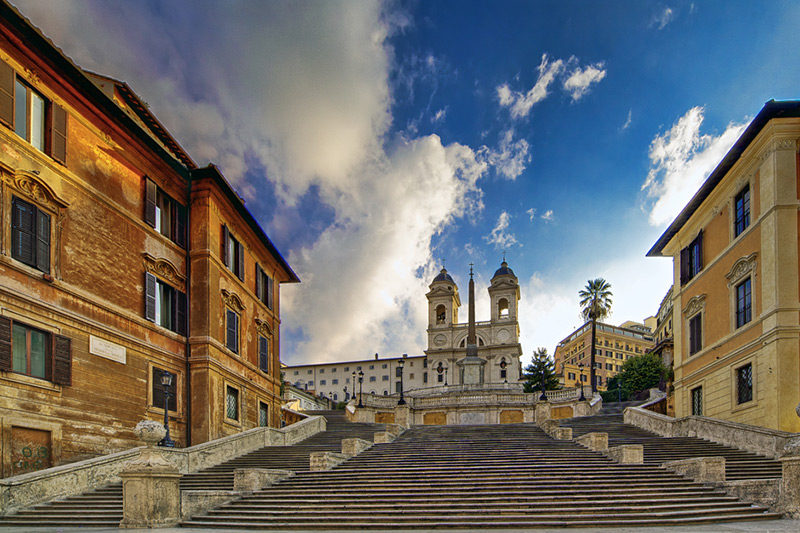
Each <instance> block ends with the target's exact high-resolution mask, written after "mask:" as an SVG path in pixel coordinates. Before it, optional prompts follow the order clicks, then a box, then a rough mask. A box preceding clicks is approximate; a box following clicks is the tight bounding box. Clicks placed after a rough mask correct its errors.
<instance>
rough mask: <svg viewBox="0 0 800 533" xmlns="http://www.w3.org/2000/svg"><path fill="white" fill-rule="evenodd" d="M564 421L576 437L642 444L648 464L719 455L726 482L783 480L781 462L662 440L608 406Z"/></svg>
mask: <svg viewBox="0 0 800 533" xmlns="http://www.w3.org/2000/svg"><path fill="white" fill-rule="evenodd" d="M611 405H614V404H611ZM629 405H630V404H629ZM560 422H561V426H563V427H570V428H572V437H573V438H577V437H580V436H581V435H585V434H586V433H591V432H593V431H597V432H603V433H608V445H609V446H619V445H622V444H641V445H642V447H643V449H644V462H645V463H654V464H662V463H664V462H665V461H675V460H679V459H689V458H692V457H712V456H717V457H724V458H725V479H726V480H728V481H734V480H742V479H766V478H779V477H781V475H782V468H781V463H780V461H776V460H774V459H770V458H768V457H765V456H763V455H758V454H755V453H752V452H746V451H743V450H738V449H736V448H732V447H730V446H725V445H723V444H717V443H714V442H710V441H707V440H704V439H700V438H697V437H670V438H667V437H661V436H659V435H656V434H655V433H651V432H649V431H647V430H644V429H641V428H638V427H636V426H633V425H630V424H625V423H624V422H623V419H622V414H621V413H620V414H616V413H613V412H611V413H609V412H608V411H606V407H605V406H604V407H603V411H601V412H600V413H599V414H597V415H594V416H585V417H579V418H569V419H565V420H561V421H560Z"/></svg>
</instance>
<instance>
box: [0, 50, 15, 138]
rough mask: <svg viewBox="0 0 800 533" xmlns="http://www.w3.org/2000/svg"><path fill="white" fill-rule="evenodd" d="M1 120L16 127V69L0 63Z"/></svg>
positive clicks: (2, 62)
mask: <svg viewBox="0 0 800 533" xmlns="http://www.w3.org/2000/svg"><path fill="white" fill-rule="evenodd" d="M0 120H2V121H3V122H5V123H6V124H8V125H9V126H11V127H12V128H13V127H14V69H12V68H11V66H10V65H8V64H7V63H6V62H5V61H0Z"/></svg>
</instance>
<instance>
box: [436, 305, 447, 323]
mask: <svg viewBox="0 0 800 533" xmlns="http://www.w3.org/2000/svg"><path fill="white" fill-rule="evenodd" d="M445 322H447V308H446V307H445V306H444V305H443V304H439V305H438V306H436V323H437V324H444V323H445Z"/></svg>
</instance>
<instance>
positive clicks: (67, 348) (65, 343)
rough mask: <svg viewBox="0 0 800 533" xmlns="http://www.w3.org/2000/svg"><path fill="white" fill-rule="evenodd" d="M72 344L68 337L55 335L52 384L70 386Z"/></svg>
mask: <svg viewBox="0 0 800 533" xmlns="http://www.w3.org/2000/svg"><path fill="white" fill-rule="evenodd" d="M71 346H72V342H71V341H70V339H69V337H64V336H63V335H55V346H54V349H53V383H58V384H59V385H72V349H71Z"/></svg>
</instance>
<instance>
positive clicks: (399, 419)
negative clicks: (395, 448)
mask: <svg viewBox="0 0 800 533" xmlns="http://www.w3.org/2000/svg"><path fill="white" fill-rule="evenodd" d="M394 425H397V426H400V427H403V428H410V427H411V408H410V407H409V406H408V404H406V405H398V406H397V407H395V408H394Z"/></svg>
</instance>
